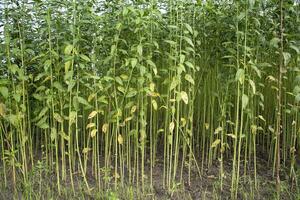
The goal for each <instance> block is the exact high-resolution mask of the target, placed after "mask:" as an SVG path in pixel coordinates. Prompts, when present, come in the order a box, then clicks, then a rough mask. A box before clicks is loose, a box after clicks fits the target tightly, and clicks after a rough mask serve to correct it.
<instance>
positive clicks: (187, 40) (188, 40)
mask: <svg viewBox="0 0 300 200" xmlns="http://www.w3.org/2000/svg"><path fill="white" fill-rule="evenodd" d="M183 39H184V40H185V41H186V42H187V43H188V44H189V45H191V46H192V47H194V43H193V41H192V40H191V39H190V38H188V37H185V36H184V37H183Z"/></svg>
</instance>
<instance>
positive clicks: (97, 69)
mask: <svg viewBox="0 0 300 200" xmlns="http://www.w3.org/2000/svg"><path fill="white" fill-rule="evenodd" d="M0 5H1V6H0V9H1V12H2V15H1V17H2V18H1V20H0V21H1V22H0V23H1V24H0V25H1V27H0V31H1V37H0V45H1V52H0V63H1V68H0V77H1V80H0V153H1V162H0V163H1V169H2V170H3V175H4V177H3V180H4V183H5V184H6V183H7V182H8V181H9V180H8V179H12V182H13V183H14V185H15V184H16V182H17V178H16V177H19V176H18V174H19V175H22V181H23V182H24V183H28V181H29V177H28V174H29V171H30V169H31V168H32V167H33V166H35V165H37V163H38V161H39V160H40V159H43V160H44V161H45V163H46V166H48V167H49V170H50V171H53V172H55V175H56V184H57V189H58V192H60V191H61V185H62V182H64V181H66V180H68V181H70V183H71V186H72V189H73V190H74V188H75V187H74V174H76V173H79V174H80V175H81V176H82V178H83V180H84V183H85V185H86V188H87V190H90V189H91V186H90V183H89V177H90V176H93V177H94V178H95V180H96V182H97V187H98V188H99V189H102V188H108V187H111V184H113V187H115V188H118V187H119V186H124V184H128V183H129V184H132V185H135V186H136V187H137V188H138V189H139V188H140V189H141V191H144V190H145V188H146V187H147V186H149V185H150V188H153V185H154V181H153V169H154V168H155V166H156V164H157V162H158V160H162V162H163V175H162V180H161V181H162V182H163V186H164V187H165V188H166V189H168V190H170V191H171V190H172V189H174V187H176V186H177V185H178V183H182V184H184V179H185V178H186V177H184V174H185V172H187V174H188V177H187V180H188V181H187V184H192V183H191V176H192V175H193V174H192V173H193V172H192V171H193V170H194V171H196V173H197V174H199V176H201V175H202V174H203V172H204V170H205V169H207V168H209V167H211V166H212V165H213V163H215V162H218V163H219V166H220V167H219V169H220V172H219V179H218V180H219V181H220V184H219V185H220V191H222V190H223V185H224V184H223V183H224V179H226V176H225V170H224V162H232V173H231V175H230V177H231V197H232V198H233V199H235V198H237V195H238V189H239V183H240V180H241V179H242V178H245V179H250V180H253V182H254V185H255V188H256V189H257V187H258V186H259V185H258V180H257V170H256V169H257V155H258V153H259V152H260V153H262V154H263V155H265V159H267V160H268V163H269V166H270V168H271V169H272V168H273V176H274V180H276V182H277V191H278V195H280V173H281V169H282V168H289V169H290V170H289V172H290V173H289V178H290V179H291V181H292V185H294V186H296V187H297V185H298V183H297V178H296V163H297V156H298V159H299V149H300V119H299V114H300V112H299V105H300V104H299V103H300V65H299V63H300V59H299V54H300V40H299V39H300V34H299V24H300V20H299V3H297V2H296V1H292V0H290V1H283V0H278V1H255V0H249V1H248V0H247V1H244V0H240V1H233V2H232V1H201V0H200V1H197V2H195V1H186V0H185V1H180V0H169V1H156V0H151V1H129V0H127V1H125V0H124V1H101V0H73V1H56V0H47V1H46V0H40V1H30V0H28V1H17V0H16V1H9V0H6V1H4V2H2V3H1V4H0ZM297 150H298V152H297ZM248 169H254V173H248V171H249V170H248ZM8 174H11V176H8ZM298 189H299V186H298Z"/></svg>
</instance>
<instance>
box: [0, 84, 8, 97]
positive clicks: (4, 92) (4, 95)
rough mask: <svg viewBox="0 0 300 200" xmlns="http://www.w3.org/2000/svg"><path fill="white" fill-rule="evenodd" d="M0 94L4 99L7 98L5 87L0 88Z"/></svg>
mask: <svg viewBox="0 0 300 200" xmlns="http://www.w3.org/2000/svg"><path fill="white" fill-rule="evenodd" d="M0 93H1V94H2V96H3V97H4V98H5V99H6V98H7V97H8V88H7V87H0Z"/></svg>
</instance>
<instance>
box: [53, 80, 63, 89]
mask: <svg viewBox="0 0 300 200" xmlns="http://www.w3.org/2000/svg"><path fill="white" fill-rule="evenodd" d="M53 87H55V88H56V89H58V91H60V92H63V91H64V88H63V86H62V85H61V84H60V83H59V82H57V81H55V82H54V83H53Z"/></svg>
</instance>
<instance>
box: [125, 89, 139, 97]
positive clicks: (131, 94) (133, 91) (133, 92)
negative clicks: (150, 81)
mask: <svg viewBox="0 0 300 200" xmlns="http://www.w3.org/2000/svg"><path fill="white" fill-rule="evenodd" d="M136 94H137V91H136V90H130V91H129V92H127V94H126V97H127V98H130V97H134V96H135V95H136Z"/></svg>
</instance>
